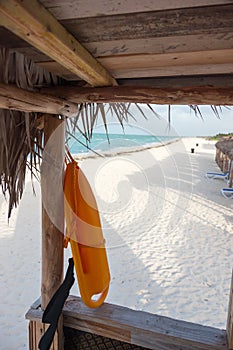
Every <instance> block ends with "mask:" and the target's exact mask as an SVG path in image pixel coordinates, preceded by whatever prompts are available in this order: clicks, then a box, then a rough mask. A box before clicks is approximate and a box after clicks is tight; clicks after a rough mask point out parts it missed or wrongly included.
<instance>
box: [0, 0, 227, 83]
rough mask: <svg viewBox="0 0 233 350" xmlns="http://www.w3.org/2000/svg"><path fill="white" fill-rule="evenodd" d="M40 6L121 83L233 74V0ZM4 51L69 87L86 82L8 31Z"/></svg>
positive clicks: (55, 0) (1, 37) (0, 37)
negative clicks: (29, 61)
mask: <svg viewBox="0 0 233 350" xmlns="http://www.w3.org/2000/svg"><path fill="white" fill-rule="evenodd" d="M2 2H4V1H2ZM24 2H25V1H21V3H24ZM40 3H41V4H42V5H43V6H44V8H45V9H47V10H48V11H49V12H51V14H52V15H54V16H55V17H56V19H57V20H58V21H59V22H60V24H61V25H62V26H63V27H64V28H66V29H67V31H68V32H69V33H71V34H72V35H73V36H74V37H75V38H76V39H77V40H78V41H79V43H81V44H82V46H83V47H84V48H86V49H87V50H88V51H89V52H90V53H91V55H92V56H93V57H94V58H96V60H97V61H98V62H99V63H100V64H101V66H103V67H104V68H106V70H107V71H108V72H109V73H110V75H111V76H112V77H114V78H115V79H118V81H119V82H120V81H121V79H127V80H128V81H130V80H132V79H143V81H144V82H145V78H159V77H167V78H171V77H184V76H203V77H205V76H218V75H224V76H231V75H232V74H233V1H232V0H176V1H175V0H174V1H170V0H163V1H159V0H157V1H156V0H144V1H141V0H134V1H133V0H119V1H117V2H116V1H115V0H95V1H93V0H67V1H65V0H41V1H40ZM1 22H2V24H3V23H4V21H1ZM1 22H0V23H1ZM0 46H1V47H9V48H11V49H13V50H16V51H19V52H21V53H23V54H25V55H26V56H27V57H29V58H31V59H32V60H33V61H34V62H36V63H37V64H38V65H40V66H42V67H44V68H45V69H47V70H48V71H50V72H52V73H55V74H57V75H59V76H61V77H63V78H64V79H66V80H68V81H79V80H81V77H82V75H78V73H77V72H75V71H74V70H73V71H72V70H71V69H70V68H69V67H64V66H62V65H61V64H60V63H59V60H58V59H56V60H55V59H54V57H53V58H51V57H52V55H51V57H49V56H50V54H49V51H48V52H46V54H45V53H43V52H42V51H39V50H38V49H37V48H35V47H33V46H32V45H30V44H29V43H28V42H26V41H24V40H22V39H20V38H19V37H18V36H16V35H15V34H13V33H11V32H10V31H9V30H7V29H6V28H4V27H3V26H1V27H0ZM44 52H45V51H44ZM122 81H123V80H122ZM89 83H91V82H89ZM97 85H98V84H96V86H97ZM102 85H104V83H103V84H102ZM106 85H108V84H106ZM110 85H112V84H110Z"/></svg>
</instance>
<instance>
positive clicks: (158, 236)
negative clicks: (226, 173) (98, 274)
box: [0, 138, 233, 350]
mask: <svg viewBox="0 0 233 350" xmlns="http://www.w3.org/2000/svg"><path fill="white" fill-rule="evenodd" d="M197 143H198V146H196V144H197ZM192 147H193V148H195V152H194V153H191V152H190V149H191V148H192ZM214 156H215V147H214V142H213V141H207V140H205V139H202V138H187V139H182V140H179V141H177V142H174V143H171V144H169V145H166V146H163V147H155V148H151V149H148V150H144V151H141V152H134V153H129V154H127V153H125V154H122V155H117V156H115V157H107V158H94V159H86V160H83V161H82V162H81V167H82V169H83V170H84V172H85V174H86V175H87V177H88V179H89V180H90V182H91V184H92V185H93V189H94V192H95V193H96V198H97V201H98V204H99V209H100V213H101V219H102V223H103V231H104V235H105V238H106V242H107V249H108V257H109V264H110V270H111V286H110V291H109V295H108V297H107V300H106V301H107V302H109V303H115V304H119V305H123V306H128V307H130V308H133V309H136V310H144V311H148V312H151V313H157V314H161V315H165V316H169V317H173V318H178V319H183V320H186V321H190V322H196V323H200V324H204V325H210V326H214V327H218V328H225V325H226V319H227V307H228V298H229V290H230V280H231V271H232V267H233V200H230V199H225V198H224V197H223V196H222V195H221V193H220V189H221V188H222V187H225V186H226V183H225V182H224V181H223V180H207V179H206V178H205V177H204V175H205V172H206V171H218V172H219V168H218V167H217V165H216V163H215V161H214ZM35 188H36V193H37V196H36V197H35V196H33V194H32V188H31V183H30V176H28V178H27V183H26V189H25V193H24V195H23V199H22V202H21V204H20V206H19V208H17V209H15V210H14V211H13V214H12V218H11V219H10V222H9V224H8V221H7V203H6V202H5V200H4V198H3V196H2V195H0V285H1V290H0V310H1V312H0V349H1V350H16V349H17V350H21V349H28V331H27V329H28V321H26V320H25V319H24V315H25V313H26V311H27V310H28V308H29V306H30V305H31V304H32V303H33V302H34V301H35V300H36V299H37V298H38V297H39V295H40V263H41V242H40V239H41V235H40V226H41V218H40V206H41V204H40V190H39V184H38V183H36V181H35ZM69 256H70V252H69V250H66V252H65V257H66V261H67V259H68V257H69ZM72 294H78V288H77V283H76V286H74V287H73V289H72Z"/></svg>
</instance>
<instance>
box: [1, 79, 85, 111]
mask: <svg viewBox="0 0 233 350" xmlns="http://www.w3.org/2000/svg"><path fill="white" fill-rule="evenodd" d="M0 108H5V109H13V110H18V111H23V112H41V113H50V114H61V115H64V116H67V117H73V116H75V115H77V112H78V107H77V105H76V104H74V103H72V102H68V101H65V100H64V99H61V98H56V97H54V96H47V95H45V94H40V93H36V92H32V91H27V90H24V89H20V88H18V87H17V86H15V85H13V84H4V83H0Z"/></svg>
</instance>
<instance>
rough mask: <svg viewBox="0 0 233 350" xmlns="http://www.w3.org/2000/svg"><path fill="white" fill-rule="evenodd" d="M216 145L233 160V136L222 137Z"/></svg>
mask: <svg viewBox="0 0 233 350" xmlns="http://www.w3.org/2000/svg"><path fill="white" fill-rule="evenodd" d="M215 146H216V148H217V149H219V150H220V151H221V152H222V153H224V154H225V155H227V156H228V158H229V159H231V160H233V138H227V139H224V138H223V139H220V140H219V141H218V142H217V143H216V145H215Z"/></svg>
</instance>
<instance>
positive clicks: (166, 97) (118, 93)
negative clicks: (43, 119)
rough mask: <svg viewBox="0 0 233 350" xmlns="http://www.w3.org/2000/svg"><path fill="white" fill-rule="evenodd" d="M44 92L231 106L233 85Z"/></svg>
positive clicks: (79, 98)
mask: <svg viewBox="0 0 233 350" xmlns="http://www.w3.org/2000/svg"><path fill="white" fill-rule="evenodd" d="M42 91H43V92H45V91H46V92H47V93H51V94H55V95H57V96H62V97H64V98H67V99H68V100H71V101H73V102H75V103H83V102H97V103H106V102H132V103H134V102H137V103H151V104H153V103H155V104H177V105H183V104H200V105H201V104H204V105H205V104H207V105H208V104H209V105H232V104H233V85H232V86H231V87H209V86H201V87H200V86H197V87H184V88H172V87H164V88H156V87H140V86H137V87H135V86H115V87H102V88H80V87H75V86H66V87H54V88H52V89H49V88H48V89H42Z"/></svg>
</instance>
